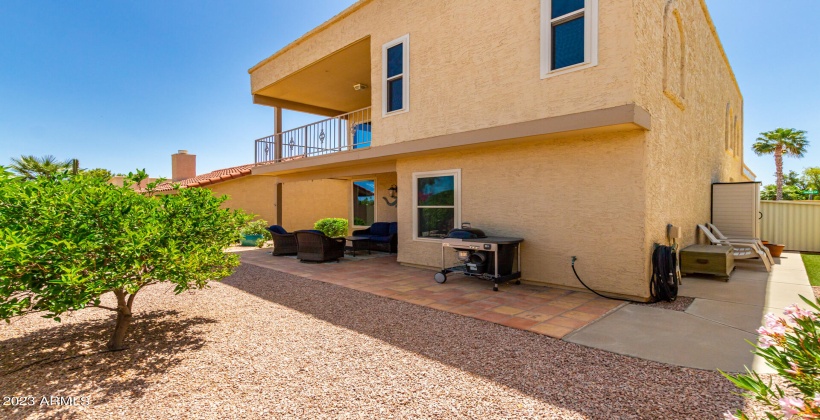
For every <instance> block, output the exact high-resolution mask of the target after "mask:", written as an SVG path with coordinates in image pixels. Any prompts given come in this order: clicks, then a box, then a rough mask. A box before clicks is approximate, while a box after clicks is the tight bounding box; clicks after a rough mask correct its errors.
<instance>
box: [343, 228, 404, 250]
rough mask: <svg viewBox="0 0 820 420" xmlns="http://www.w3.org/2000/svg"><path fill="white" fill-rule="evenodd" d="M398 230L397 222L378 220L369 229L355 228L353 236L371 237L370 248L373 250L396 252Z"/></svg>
mask: <svg viewBox="0 0 820 420" xmlns="http://www.w3.org/2000/svg"><path fill="white" fill-rule="evenodd" d="M398 231H399V224H398V223H397V222H376V223H373V224H372V225H371V226H370V227H369V228H367V229H361V230H354V231H353V236H359V237H365V238H367V239H369V241H368V249H370V250H372V251H384V252H389V253H391V254H395V253H396V252H397V249H398V241H399V240H398Z"/></svg>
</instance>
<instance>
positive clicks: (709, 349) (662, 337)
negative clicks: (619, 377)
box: [564, 305, 757, 372]
mask: <svg viewBox="0 0 820 420" xmlns="http://www.w3.org/2000/svg"><path fill="white" fill-rule="evenodd" d="M756 339H757V335H756V334H750V333H748V332H746V331H742V330H740V329H737V328H732V327H728V326H726V325H723V324H719V323H717V322H713V321H709V320H706V319H703V318H699V317H696V316H693V315H689V314H686V313H684V312H678V311H669V310H665V309H657V308H650V307H645V306H638V305H627V306H624V307H623V308H621V309H619V310H617V311H615V312H613V313H611V314H610V315H608V316H606V317H605V318H603V319H601V320H599V321H598V322H596V323H594V324H592V325H589V326H587V327H586V328H583V329H581V330H579V331H576V332H575V333H572V334H569V335H567V336H565V337H564V340H565V341H569V342H571V343H576V344H581V345H584V346H588V347H594V348H599V349H604V350H608V351H611V352H614V353H618V354H624V355H627V356H633V357H640V358H642V359H649V360H654V361H657V362H663V363H669V364H671V365H677V366H686V367H694V368H698V369H708V370H714V369H721V370H723V371H729V372H741V371H743V370H744V368H743V367H744V366H752V363H753V359H754V355H753V354H752V353H751V350H752V347H751V346H750V345H749V344H748V343H747V342H746V340H749V341H752V342H753V341H755V340H756Z"/></svg>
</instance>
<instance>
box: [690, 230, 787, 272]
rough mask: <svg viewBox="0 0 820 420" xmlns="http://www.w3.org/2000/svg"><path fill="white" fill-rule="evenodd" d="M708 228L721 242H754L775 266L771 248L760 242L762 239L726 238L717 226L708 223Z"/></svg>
mask: <svg viewBox="0 0 820 420" xmlns="http://www.w3.org/2000/svg"><path fill="white" fill-rule="evenodd" d="M706 227H708V228H709V229H711V230H712V233H714V234H715V237H717V238H718V239H719V240H721V241H729V242H740V243H744V242H754V243H755V244H757V246H758V247H759V248H760V249H761V250H762V251H763V252H765V253H766V257H768V258H769V262H770V263H772V264H774V258H773V257H772V253H771V252H769V248H768V247H766V245H763V241H761V240H760V238H729V237H727V236H725V235H724V234H722V233H720V230H719V229H718V228H717V226H715V225H713V224H711V223H707V224H706Z"/></svg>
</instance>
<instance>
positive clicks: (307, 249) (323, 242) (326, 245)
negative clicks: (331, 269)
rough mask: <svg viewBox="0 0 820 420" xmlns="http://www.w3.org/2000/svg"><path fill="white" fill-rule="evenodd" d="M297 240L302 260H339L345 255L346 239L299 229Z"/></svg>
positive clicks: (298, 256)
mask: <svg viewBox="0 0 820 420" xmlns="http://www.w3.org/2000/svg"><path fill="white" fill-rule="evenodd" d="M294 233H295V234H296V242H297V243H298V246H297V248H298V252H297V254H296V258H298V259H299V260H300V261H313V262H324V261H336V262H338V261H339V258H342V257H344V256H345V242H346V241H345V239H344V238H330V237H328V236H325V234H324V233H321V232H317V231H310V230H297V231H296V232H294Z"/></svg>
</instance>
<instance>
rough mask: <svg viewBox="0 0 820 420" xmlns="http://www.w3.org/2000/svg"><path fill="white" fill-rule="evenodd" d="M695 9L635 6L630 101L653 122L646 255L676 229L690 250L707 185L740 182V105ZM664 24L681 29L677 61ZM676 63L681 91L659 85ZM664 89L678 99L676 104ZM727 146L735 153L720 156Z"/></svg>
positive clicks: (695, 5) (696, 4)
mask: <svg viewBox="0 0 820 420" xmlns="http://www.w3.org/2000/svg"><path fill="white" fill-rule="evenodd" d="M702 6H703V3H702V2H701V0H672V1H656V0H640V1H637V2H636V7H637V8H638V9H637V11H636V17H637V21H636V23H637V26H636V28H635V31H636V39H637V42H636V43H637V46H638V48H637V49H638V50H640V51H643V52H644V54H642V55H640V56H639V57H638V61H637V62H636V70H635V72H634V74H635V87H636V98H637V99H636V101H637V103H638V104H639V105H641V106H642V107H644V108H645V109H647V110H648V111H649V112H650V114H652V130H651V131H649V132H647V136H646V139H647V140H646V155H647V163H646V164H647V166H646V174H647V179H646V193H647V194H646V213H647V219H646V232H647V237H646V247H647V248H649V249H651V248H650V247H651V245H652V244H653V243H655V242H658V243H666V225H667V224H670V223H671V224H674V225H677V226H680V227H682V231H683V238H682V245H684V246H685V245H688V244H691V243H693V242H694V241H695V232H696V225H697V224H699V223H704V222H706V221H708V220H709V217H710V208H711V202H710V200H711V184H712V183H713V182H730V181H743V180H745V177H743V175H742V170H743V169H742V167H743V165H742V159H743V155H742V150H743V147H742V117H743V116H742V111H743V99H742V96H741V94H740V91H739V90H738V88H737V86H736V84H735V81H734V79H733V76H732V73H731V69H730V68H729V67H728V65H727V63H726V61H725V57H724V55H723V53H722V51H721V48H720V46H719V44H718V41H717V39H716V38H715V36H714V34H713V33H712V28H713V27H712V26H711V25H710V23H709V20H708V18H707V15H706V12H705V10H704V8H703V7H702ZM676 15H677V16H678V17H676ZM664 21H666V22H667V23H669V24H673V25H679V27H680V28H682V31H681V32H682V34H683V39H684V51H685V55H684V57H683V59H682V60H681V59H678V58H677V57H674V56H671V57H670V54H672V53H677V52H678V51H679V50H678V49H677V48H679V45H680V44H679V41H677V40H676V39H674V38H673V39H670V38H669V34H670V32H667V33H666V34H665V33H664V30H663V27H662V25H659V22H664ZM677 31H678V30H677V29H676V31H672V32H671V33H672V34H673V35H675V32H677ZM666 42H669V44H668V45H667V49H666V50H665V49H664V46H665V43H666ZM681 62H682V63H684V64H683V65H684V71H683V75H684V79H685V80H684V84H683V88H682V89H681V88H680V85H675V83H669V80H668V79H667V82H666V83H665V82H664V76H665V74H666V73H675V72H677V71H679V70H680V67H679V66H680V63H681ZM672 81H673V82H676V81H677V80H675V79H674V78H673V80H672ZM670 85H673V86H670ZM665 89H666V90H667V91H669V90H670V89H671V90H673V91H676V92H675V93H679V94H680V96H681V98H682V101H681V103H680V104H677V103H676V101H675V100H674V99H675V98H674V96H675V95H671V96H672V97H670V95H668V94H667V93H665V92H664V90H665ZM727 104H729V107H730V108H731V110H732V114H733V115H734V116H737V117H738V127H737V128H736V129H735V128H734V127H732V125H733V124H732V125H729V124H727V118H726V114H727ZM681 105H682V106H681ZM727 130H728V132H727ZM727 138H728V140H729V143H730V144H734V145H735V146H734V151H727V150H726V140H727Z"/></svg>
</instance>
